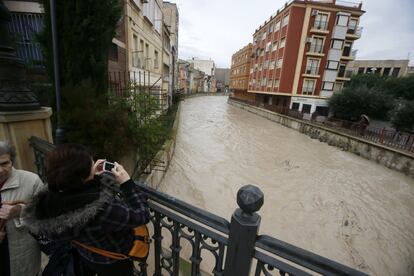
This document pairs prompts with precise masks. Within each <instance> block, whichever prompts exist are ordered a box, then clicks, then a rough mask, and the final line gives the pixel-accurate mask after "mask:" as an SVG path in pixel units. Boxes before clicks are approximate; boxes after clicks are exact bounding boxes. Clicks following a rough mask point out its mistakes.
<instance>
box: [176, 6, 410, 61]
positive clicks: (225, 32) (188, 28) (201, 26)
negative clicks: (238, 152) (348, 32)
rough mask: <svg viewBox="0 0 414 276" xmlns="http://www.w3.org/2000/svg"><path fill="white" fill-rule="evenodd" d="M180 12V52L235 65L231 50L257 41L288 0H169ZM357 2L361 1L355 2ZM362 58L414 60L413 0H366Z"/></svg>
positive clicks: (360, 44)
mask: <svg viewBox="0 0 414 276" xmlns="http://www.w3.org/2000/svg"><path fill="white" fill-rule="evenodd" d="M170 2H173V3H176V4H177V6H178V9H179V13H180V23H179V24H180V27H179V45H178V51H179V57H180V58H182V59H188V58H191V57H197V58H199V59H209V58H211V59H212V60H214V61H215V63H216V66H217V67H220V68H223V67H224V68H228V67H230V62H231V55H232V54H233V53H235V52H236V51H238V50H239V49H241V48H242V47H243V46H245V45H247V44H248V43H249V42H252V41H253V33H254V31H255V29H256V28H258V27H259V26H260V25H261V24H263V23H264V21H265V20H267V19H269V18H270V15H272V14H274V13H275V12H276V11H277V9H279V8H281V7H282V6H283V5H284V3H285V2H286V1H280V0H256V1H251V0H249V1H248V0H235V1H234V0H232V1H230V0H170ZM353 2H357V1H353ZM362 3H363V4H362V8H363V10H365V11H366V13H365V14H364V15H363V16H362V19H361V22H360V26H362V27H363V32H362V37H361V38H360V39H359V40H357V42H356V43H355V45H354V49H358V53H357V59H407V58H408V55H409V53H410V57H411V58H410V60H411V62H410V64H411V65H414V14H413V12H414V0H365V1H362Z"/></svg>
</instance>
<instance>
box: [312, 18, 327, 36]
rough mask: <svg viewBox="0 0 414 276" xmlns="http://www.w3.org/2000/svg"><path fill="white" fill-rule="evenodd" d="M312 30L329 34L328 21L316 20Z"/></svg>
mask: <svg viewBox="0 0 414 276" xmlns="http://www.w3.org/2000/svg"><path fill="white" fill-rule="evenodd" d="M310 32H312V33H318V34H329V31H328V22H327V21H322V20H315V23H314V24H313V26H312V27H311V29H310Z"/></svg>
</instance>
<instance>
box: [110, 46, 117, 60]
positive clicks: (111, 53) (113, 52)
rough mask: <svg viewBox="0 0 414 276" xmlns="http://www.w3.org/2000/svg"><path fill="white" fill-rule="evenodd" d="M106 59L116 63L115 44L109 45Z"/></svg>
mask: <svg viewBox="0 0 414 276" xmlns="http://www.w3.org/2000/svg"><path fill="white" fill-rule="evenodd" d="M108 58H109V59H110V60H112V61H118V45H116V44H115V43H111V47H110V48H109V53H108Z"/></svg>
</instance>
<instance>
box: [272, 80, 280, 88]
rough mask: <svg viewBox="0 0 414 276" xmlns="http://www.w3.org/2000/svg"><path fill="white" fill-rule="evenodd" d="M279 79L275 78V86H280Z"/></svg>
mask: <svg viewBox="0 0 414 276" xmlns="http://www.w3.org/2000/svg"><path fill="white" fill-rule="evenodd" d="M279 82H280V81H279V80H278V79H276V80H275V82H274V84H273V87H279Z"/></svg>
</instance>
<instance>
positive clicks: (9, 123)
mask: <svg viewBox="0 0 414 276" xmlns="http://www.w3.org/2000/svg"><path fill="white" fill-rule="evenodd" d="M51 115H52V109H51V108H50V107H42V108H41V109H39V110H32V111H2V112H0V139H1V140H7V141H9V142H10V143H11V144H12V145H13V146H14V147H15V148H16V153H17V156H16V160H15V161H14V164H13V166H14V167H15V168H16V169H23V170H28V171H31V172H34V173H37V168H36V165H35V158H34V154H33V150H32V149H31V148H30V145H29V142H28V140H29V138H30V137H31V136H37V137H39V138H41V139H43V140H46V141H48V142H50V143H53V138H52V127H51V124H50V116H51Z"/></svg>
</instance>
